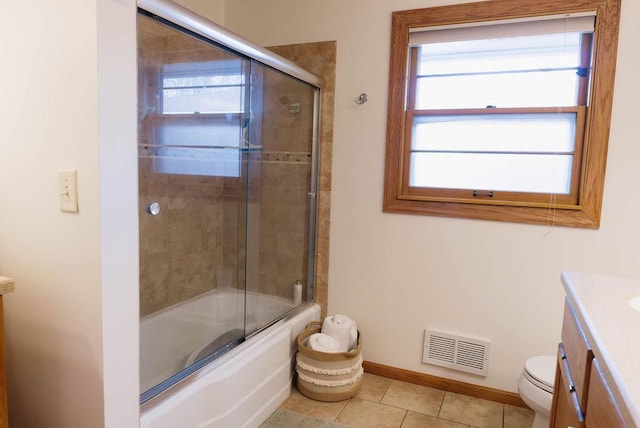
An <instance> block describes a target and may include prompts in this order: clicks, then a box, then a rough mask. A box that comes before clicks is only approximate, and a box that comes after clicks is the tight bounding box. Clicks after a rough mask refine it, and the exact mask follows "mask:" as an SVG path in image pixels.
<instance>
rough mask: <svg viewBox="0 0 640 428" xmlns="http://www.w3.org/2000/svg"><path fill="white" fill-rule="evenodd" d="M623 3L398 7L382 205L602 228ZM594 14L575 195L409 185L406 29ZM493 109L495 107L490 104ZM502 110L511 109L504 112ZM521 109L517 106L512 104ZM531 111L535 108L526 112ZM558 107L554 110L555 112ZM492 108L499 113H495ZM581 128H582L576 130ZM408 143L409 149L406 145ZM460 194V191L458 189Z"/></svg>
mask: <svg viewBox="0 0 640 428" xmlns="http://www.w3.org/2000/svg"><path fill="white" fill-rule="evenodd" d="M620 2H621V0H564V1H562V2H558V1H557V0H538V1H535V2H534V1H527V0H491V1H484V2H477V3H465V4H458V5H452V6H439V7H433V8H426V9H414V10H405V11H398V12H393V14H392V29H391V57H390V74H389V76H390V77H389V105H388V117H387V148H386V159H385V179H384V203H383V209H384V211H385V212H389V213H405V214H427V215H439V216H449V217H463V218H476V219H486V220H498V221H510V222H521V223H533V224H550V223H552V224H554V225H561V226H573V227H584V228H594V229H596V228H598V227H599V226H600V216H601V210H602V196H603V189H604V176H605V169H606V158H607V147H608V139H609V127H610V118H611V106H612V101H613V86H614V78H615V66H616V52H617V44H618V43H617V40H618V28H619V20H620ZM581 12H595V14H596V25H595V31H594V36H593V52H594V53H593V59H592V77H591V81H590V89H589V99H588V100H579V104H583V105H584V104H586V105H587V107H580V106H579V107H577V108H572V109H569V110H568V111H576V112H577V113H578V115H582V116H583V118H580V117H578V119H577V121H578V122H580V121H583V122H584V123H585V126H584V140H583V143H582V144H581V145H579V146H580V147H578V146H576V149H577V150H576V154H575V158H576V159H574V160H575V162H574V166H576V165H577V166H578V167H577V168H574V170H573V177H572V185H573V186H575V187H576V188H575V189H572V192H571V193H572V196H571V197H569V198H563V197H561V196H566V195H557V197H555V196H554V195H552V196H554V197H553V198H550V197H549V195H548V194H541V195H544V196H543V197H539V198H533V199H530V200H529V201H518V200H517V198H515V199H516V201H504V200H503V201H495V200H491V198H480V199H478V198H473V197H471V198H470V197H469V195H468V193H469V191H466V193H467V195H465V194H462V193H460V194H459V195H458V194H455V196H454V197H451V192H450V191H447V192H446V195H445V196H443V197H438V196H437V195H434V193H433V192H432V191H433V189H430V190H431V192H429V194H428V195H427V194H426V192H421V191H420V190H419V189H418V188H410V187H409V186H408V169H409V168H408V166H409V165H408V162H409V158H408V154H409V153H410V144H411V127H412V125H411V123H412V122H410V121H412V118H413V113H414V112H413V111H410V110H409V109H408V108H407V106H408V105H409V104H408V98H409V97H410V96H412V95H410V94H411V93H412V92H411V90H410V88H409V87H408V86H409V81H410V76H409V74H410V70H409V64H410V61H409V56H410V48H409V43H408V41H409V31H410V30H411V29H412V28H427V27H431V26H446V25H454V24H470V23H476V22H487V21H496V20H506V19H522V18H529V17H540V16H553V15H559V14H574V13H581ZM491 110H494V109H491ZM501 110H503V112H504V111H505V110H506V109H501ZM508 110H509V111H517V110H518V109H508ZM526 110H527V111H531V110H532V109H526ZM556 111H557V110H556ZM493 113H496V112H495V110H494V111H493ZM577 131H578V129H577ZM408 145H409V146H408ZM461 192H463V191H461Z"/></svg>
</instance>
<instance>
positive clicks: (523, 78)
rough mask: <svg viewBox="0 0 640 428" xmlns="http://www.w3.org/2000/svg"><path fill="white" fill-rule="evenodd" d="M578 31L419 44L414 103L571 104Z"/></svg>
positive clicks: (469, 105)
mask: <svg viewBox="0 0 640 428" xmlns="http://www.w3.org/2000/svg"><path fill="white" fill-rule="evenodd" d="M580 37H581V34H580V33H569V34H547V35H538V36H527V37H514V38H507V39H489V40H471V41H461V42H448V43H434V44H427V45H422V46H421V47H420V59H419V61H420V62H419V64H418V76H419V78H418V87H417V97H416V100H417V101H416V108H418V109H440V108H483V107H486V106H488V105H493V106H497V107H525V106H527V107H537V106H571V105H576V103H577V88H578V83H577V82H578V75H577V68H578V67H579V66H580Z"/></svg>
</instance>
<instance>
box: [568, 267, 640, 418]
mask: <svg viewBox="0 0 640 428" xmlns="http://www.w3.org/2000/svg"><path fill="white" fill-rule="evenodd" d="M562 284H563V285H564V288H565V291H566V292H567V298H568V299H569V301H570V303H571V305H572V306H573V308H574V309H575V311H576V316H577V317H578V320H579V321H580V323H581V324H582V326H583V328H584V330H585V334H586V336H587V340H589V344H590V345H591V348H592V350H593V354H594V357H595V358H597V359H598V361H599V362H600V366H601V368H602V371H603V375H604V377H605V380H606V381H607V383H608V384H609V387H610V388H611V393H612V394H613V397H614V398H615V399H616V401H617V402H618V404H619V405H620V408H621V410H622V413H623V414H622V416H623V418H624V420H625V422H626V423H627V424H628V425H629V426H638V427H640V413H639V412H638V410H639V408H640V312H638V311H636V310H634V309H633V308H632V307H631V305H630V304H629V301H630V300H631V299H633V298H635V297H638V296H640V279H630V278H619V277H611V276H604V275H590V274H584V273H577V272H563V273H562Z"/></svg>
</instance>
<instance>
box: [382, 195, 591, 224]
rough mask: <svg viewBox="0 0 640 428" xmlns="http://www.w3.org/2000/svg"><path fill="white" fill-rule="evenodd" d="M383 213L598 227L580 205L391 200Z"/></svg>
mask: <svg viewBox="0 0 640 428" xmlns="http://www.w3.org/2000/svg"><path fill="white" fill-rule="evenodd" d="M383 211H384V212H386V213H396V214H424V215H435V216H443V217H459V218H468V219H480V220H494V221H506V222H515V223H527V224H540V225H547V226H567V227H579V228H586V229H597V228H598V227H599V226H600V221H599V220H600V219H599V216H594V215H590V213H589V209H588V208H586V207H584V206H575V207H572V208H570V209H568V208H558V207H523V206H508V205H497V204H470V203H469V204H466V203H456V202H440V201H417V200H405V199H399V198H393V199H392V200H390V201H387V200H385V204H384V207H383Z"/></svg>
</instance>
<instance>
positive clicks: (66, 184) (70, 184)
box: [58, 169, 78, 213]
mask: <svg viewBox="0 0 640 428" xmlns="http://www.w3.org/2000/svg"><path fill="white" fill-rule="evenodd" d="M58 185H59V190H60V192H59V194H60V211H64V212H67V213H77V212H78V171H76V170H74V169H61V170H60V171H58Z"/></svg>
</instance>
